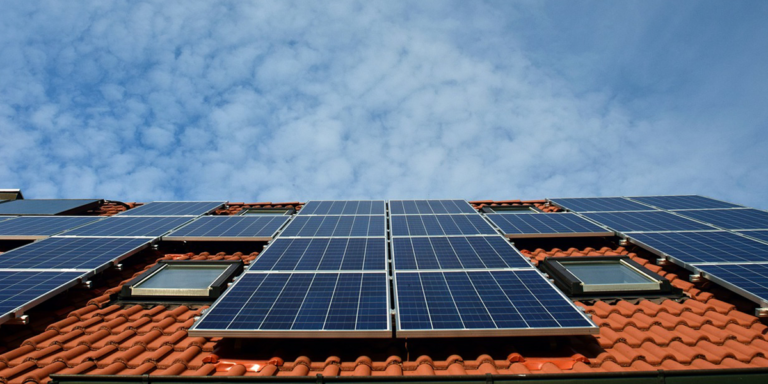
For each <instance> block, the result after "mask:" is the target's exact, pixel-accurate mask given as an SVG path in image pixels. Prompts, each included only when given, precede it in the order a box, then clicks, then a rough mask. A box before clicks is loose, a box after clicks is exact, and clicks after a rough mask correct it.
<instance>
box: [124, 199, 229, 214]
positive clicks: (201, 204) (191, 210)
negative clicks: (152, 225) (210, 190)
mask: <svg viewBox="0 0 768 384" xmlns="http://www.w3.org/2000/svg"><path fill="white" fill-rule="evenodd" d="M222 205H224V202H223V201H155V202H152V203H147V204H145V205H142V206H140V207H136V208H133V209H129V210H127V211H125V212H121V213H119V215H120V216H200V215H203V214H206V213H208V212H210V211H212V210H214V209H216V208H219V207H221V206H222Z"/></svg>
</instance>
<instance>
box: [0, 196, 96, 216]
mask: <svg viewBox="0 0 768 384" xmlns="http://www.w3.org/2000/svg"><path fill="white" fill-rule="evenodd" d="M98 202H99V200H93V199H51V200H12V201H6V202H5V203H2V204H0V215H58V214H63V213H74V212H77V211H80V210H82V209H86V208H87V206H91V205H95V204H96V203H98Z"/></svg>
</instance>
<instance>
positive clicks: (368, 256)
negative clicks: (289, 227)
mask: <svg viewBox="0 0 768 384" xmlns="http://www.w3.org/2000/svg"><path fill="white" fill-rule="evenodd" d="M386 247H387V241H386V239H384V238H383V237H382V238H278V239H276V240H275V241H274V242H272V244H270V245H269V248H267V250H266V251H264V252H263V253H262V254H261V255H260V256H259V257H258V258H257V259H256V260H255V261H254V262H253V263H252V264H251V267H250V269H251V270H253V271H257V270H261V271H386V270H387V265H386V262H387V249H386Z"/></svg>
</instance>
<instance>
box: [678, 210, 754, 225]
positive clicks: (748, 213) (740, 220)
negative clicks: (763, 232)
mask: <svg viewBox="0 0 768 384" xmlns="http://www.w3.org/2000/svg"><path fill="white" fill-rule="evenodd" d="M677 213H678V214H680V215H683V216H685V217H690V218H692V219H696V220H699V221H703V222H705V223H710V224H713V225H716V226H718V227H721V228H724V229H768V212H765V211H760V210H757V209H709V210H700V211H680V212H677Z"/></svg>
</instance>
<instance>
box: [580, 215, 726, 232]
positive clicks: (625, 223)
mask: <svg viewBox="0 0 768 384" xmlns="http://www.w3.org/2000/svg"><path fill="white" fill-rule="evenodd" d="M582 215H583V216H584V217H587V218H589V219H592V220H594V221H596V222H598V223H601V224H603V225H605V226H607V227H609V228H611V229H613V230H614V231H618V232H661V231H706V230H715V229H717V228H714V227H711V226H709V225H706V224H702V223H698V222H696V221H693V220H689V219H686V218H684V217H680V216H676V215H674V214H671V213H669V212H664V211H653V212H601V213H583V214H582Z"/></svg>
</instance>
